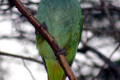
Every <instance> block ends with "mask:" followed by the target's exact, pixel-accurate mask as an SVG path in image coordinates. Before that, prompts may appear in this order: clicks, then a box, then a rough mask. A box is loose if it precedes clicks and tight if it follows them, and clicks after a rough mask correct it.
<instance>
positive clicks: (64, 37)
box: [36, 0, 82, 80]
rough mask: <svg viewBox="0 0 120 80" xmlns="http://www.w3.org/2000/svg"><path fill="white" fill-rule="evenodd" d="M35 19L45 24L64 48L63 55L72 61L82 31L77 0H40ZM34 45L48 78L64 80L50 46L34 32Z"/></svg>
mask: <svg viewBox="0 0 120 80" xmlns="http://www.w3.org/2000/svg"><path fill="white" fill-rule="evenodd" d="M37 19H38V21H39V22H40V23H41V24H44V25H46V26H47V31H48V32H49V33H50V35H52V36H53V37H54V39H55V40H56V42H57V44H58V46H59V47H60V48H61V49H65V50H66V54H65V57H66V59H67V61H68V63H69V64H71V63H72V61H73V59H74V56H75V53H76V49H77V46H78V42H79V39H80V35H81V32H82V13H81V9H80V5H79V3H78V1H77V0H41V2H40V4H39V8H38V13H37ZM36 41H37V43H36V46H37V49H38V50H39V54H40V55H41V56H42V58H43V59H44V62H45V65H46V68H47V72H48V78H49V80H65V74H64V71H63V70H62V68H61V66H60V65H59V62H58V60H57V59H56V57H55V55H54V53H53V51H52V49H51V47H50V46H49V44H48V43H47V42H46V41H45V40H44V39H43V37H42V36H41V35H40V34H36Z"/></svg>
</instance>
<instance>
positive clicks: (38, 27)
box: [13, 0, 77, 80]
mask: <svg viewBox="0 0 120 80" xmlns="http://www.w3.org/2000/svg"><path fill="white" fill-rule="evenodd" d="M13 2H14V4H15V6H16V7H17V9H18V10H19V11H20V12H21V13H22V14H23V15H24V16H25V17H26V18H27V20H28V21H29V22H30V23H31V24H32V25H33V26H34V28H35V29H36V30H37V31H38V32H39V33H40V34H41V35H42V36H43V38H44V39H45V40H46V41H47V42H48V43H49V45H50V46H51V48H52V50H53V51H54V53H55V55H56V57H57V59H58V61H59V63H60V65H61V67H62V68H63V70H64V71H65V73H66V74H67V76H68V77H69V79H70V80H77V79H76V77H75V76H74V73H73V72H72V70H71V69H70V67H69V64H68V63H67V60H66V58H65V56H64V55H63V54H61V55H58V56H57V53H58V52H59V50H60V48H59V46H58V45H57V43H56V41H55V40H54V39H53V37H52V36H51V35H50V34H49V33H48V32H47V31H46V30H45V29H44V27H42V26H41V25H40V23H39V22H38V21H37V20H36V19H35V17H33V16H32V14H31V13H30V12H29V11H28V10H27V9H26V8H25V7H24V6H23V5H22V3H21V2H20V1H19V0H13Z"/></svg>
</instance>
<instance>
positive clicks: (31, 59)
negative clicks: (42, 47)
mask: <svg viewBox="0 0 120 80" xmlns="http://www.w3.org/2000/svg"><path fill="white" fill-rule="evenodd" d="M0 55H1V56H9V57H14V58H19V59H23V60H28V61H33V62H36V63H39V64H43V62H42V61H39V60H37V59H34V58H31V57H25V56H20V55H15V54H10V53H6V52H1V51H0Z"/></svg>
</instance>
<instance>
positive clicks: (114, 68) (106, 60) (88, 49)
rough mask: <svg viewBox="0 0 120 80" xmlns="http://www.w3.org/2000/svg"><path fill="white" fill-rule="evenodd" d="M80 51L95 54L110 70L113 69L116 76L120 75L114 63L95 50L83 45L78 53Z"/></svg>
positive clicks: (119, 70)
mask: <svg viewBox="0 0 120 80" xmlns="http://www.w3.org/2000/svg"><path fill="white" fill-rule="evenodd" d="M81 51H82V52H84V53H85V52H87V51H92V52H93V53H96V54H97V55H98V56H99V57H100V58H101V59H102V60H103V61H105V62H106V63H107V64H108V65H109V67H110V68H111V69H113V70H114V71H115V72H116V74H118V75H120V67H119V66H118V65H117V64H116V63H114V62H112V61H111V60H110V59H108V58H107V57H105V56H104V55H102V53H101V52H99V51H97V50H96V49H94V48H92V47H90V46H88V45H84V46H83V48H82V49H78V52H81Z"/></svg>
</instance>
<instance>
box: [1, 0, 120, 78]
mask: <svg viewBox="0 0 120 80" xmlns="http://www.w3.org/2000/svg"><path fill="white" fill-rule="evenodd" d="M20 1H21V2H22V3H23V4H24V5H25V7H26V8H27V9H28V10H29V11H30V12H31V13H32V15H34V16H36V13H37V6H38V3H39V2H40V0H20ZM79 3H80V6H81V8H82V12H83V17H84V28H83V34H82V38H81V43H80V44H79V46H78V51H77V54H76V57H75V60H74V62H73V65H72V70H73V71H74V73H75V75H76V77H77V78H78V80H120V48H119V47H120V0H79ZM34 32H35V30H34V28H33V26H32V25H31V24H30V23H29V22H28V21H27V20H26V18H25V17H24V16H23V15H22V14H21V13H19V11H18V10H17V9H16V8H15V7H14V6H13V3H12V2H11V0H0V80H47V73H46V71H45V68H44V66H43V63H42V59H41V57H40V56H39V55H38V52H37V50H36V46H35V42H36V41H35V33H34Z"/></svg>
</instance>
